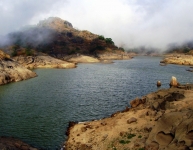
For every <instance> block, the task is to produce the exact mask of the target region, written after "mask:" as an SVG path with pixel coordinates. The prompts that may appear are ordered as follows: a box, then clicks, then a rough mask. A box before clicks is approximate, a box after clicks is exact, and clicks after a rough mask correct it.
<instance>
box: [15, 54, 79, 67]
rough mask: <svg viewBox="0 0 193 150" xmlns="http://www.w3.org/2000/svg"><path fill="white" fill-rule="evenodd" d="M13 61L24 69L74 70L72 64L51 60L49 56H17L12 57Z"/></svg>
mask: <svg viewBox="0 0 193 150" xmlns="http://www.w3.org/2000/svg"><path fill="white" fill-rule="evenodd" d="M14 60H15V61H18V62H19V63H20V64H22V65H23V66H25V67H26V68H30V69H32V68H63V69H67V68H75V67H76V65H75V64H74V63H70V62H66V61H62V60H60V59H56V58H53V57H51V56H28V57H24V56H17V57H14Z"/></svg>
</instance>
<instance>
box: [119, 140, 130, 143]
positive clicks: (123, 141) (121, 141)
mask: <svg viewBox="0 0 193 150" xmlns="http://www.w3.org/2000/svg"><path fill="white" fill-rule="evenodd" d="M119 143H121V144H128V143H130V141H125V140H120V141H119Z"/></svg>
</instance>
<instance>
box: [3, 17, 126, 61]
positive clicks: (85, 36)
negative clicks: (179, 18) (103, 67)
mask: <svg viewBox="0 0 193 150" xmlns="http://www.w3.org/2000/svg"><path fill="white" fill-rule="evenodd" d="M8 38H9V41H10V43H9V44H8V45H6V46H4V50H5V51H7V52H8V53H10V54H12V55H13V56H17V55H26V56H29V55H39V52H43V53H46V54H49V55H51V56H55V57H59V58H61V57H63V56H66V55H71V54H77V53H79V54H86V55H94V56H96V55H97V54H98V53H101V52H113V53H121V54H122V53H123V50H122V49H118V47H116V46H115V45H114V42H113V41H112V39H111V38H105V37H103V36H99V35H96V34H93V33H91V32H89V31H79V30H77V29H75V28H73V26H72V24H71V23H70V22H68V21H65V20H62V19H60V18H57V17H50V18H48V19H45V20H43V21H40V22H39V23H38V24H37V25H36V26H33V27H30V28H27V29H25V30H22V31H20V32H15V33H10V34H9V35H8Z"/></svg>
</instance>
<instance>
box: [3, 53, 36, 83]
mask: <svg viewBox="0 0 193 150" xmlns="http://www.w3.org/2000/svg"><path fill="white" fill-rule="evenodd" d="M36 76H37V75H36V73H34V72H32V71H31V70H28V69H26V68H25V67H23V66H22V65H20V64H19V63H18V62H16V61H14V60H12V59H10V56H9V55H7V54H5V53H4V52H2V51H0V85H2V84H7V83H10V82H17V81H21V80H26V79H29V78H33V77H36Z"/></svg>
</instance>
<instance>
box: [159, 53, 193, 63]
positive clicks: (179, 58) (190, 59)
mask: <svg viewBox="0 0 193 150" xmlns="http://www.w3.org/2000/svg"><path fill="white" fill-rule="evenodd" d="M160 63H165V64H177V65H189V66H193V56H192V55H184V54H172V55H167V56H166V58H164V59H163V60H162V61H161V62H160Z"/></svg>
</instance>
